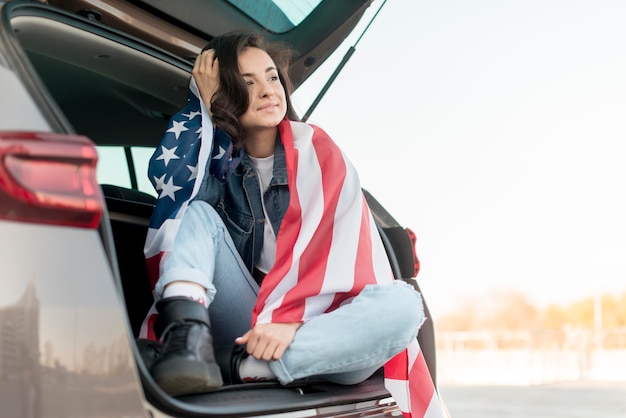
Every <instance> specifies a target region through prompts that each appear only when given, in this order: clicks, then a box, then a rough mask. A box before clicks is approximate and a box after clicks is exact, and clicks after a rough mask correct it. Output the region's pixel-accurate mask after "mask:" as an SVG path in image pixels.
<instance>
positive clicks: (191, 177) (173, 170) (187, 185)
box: [148, 91, 243, 229]
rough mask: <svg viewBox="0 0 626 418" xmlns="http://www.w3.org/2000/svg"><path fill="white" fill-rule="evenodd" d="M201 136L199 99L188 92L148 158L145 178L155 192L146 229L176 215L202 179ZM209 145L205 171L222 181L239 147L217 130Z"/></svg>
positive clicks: (239, 156) (234, 162)
mask: <svg viewBox="0 0 626 418" xmlns="http://www.w3.org/2000/svg"><path fill="white" fill-rule="evenodd" d="M201 138H202V111H201V109H200V100H199V99H198V97H196V96H195V94H193V92H191V91H190V92H189V97H188V98H187V104H186V105H185V107H184V108H183V109H182V110H181V111H179V112H178V113H176V114H175V115H174V116H173V117H172V118H171V119H170V121H169V123H168V126H167V129H166V131H165V133H164V134H163V137H162V138H161V142H160V143H159V145H158V147H157V149H156V150H155V152H154V154H153V155H152V157H151V158H150V162H149V165H148V177H149V179H150V182H151V183H152V185H153V186H154V189H155V190H156V191H157V193H158V194H159V197H158V200H157V203H156V205H155V208H154V211H153V214H152V219H151V220H150V228H155V229H158V228H159V227H160V226H161V225H162V224H163V222H164V221H165V220H166V219H174V218H176V215H177V213H178V211H179V209H180V208H181V206H182V205H183V204H184V203H185V202H187V201H189V200H190V199H191V197H192V192H193V189H194V184H195V182H196V181H201V180H202V179H198V155H199V153H200V144H201ZM212 147H213V148H212V150H211V163H210V165H209V173H210V174H211V175H213V176H215V177H217V178H218V179H219V180H220V181H222V182H226V181H227V180H228V178H229V176H230V174H232V172H233V171H234V170H235V168H236V167H237V166H238V165H239V163H240V162H241V160H242V158H243V148H240V149H239V150H238V151H236V152H235V151H234V149H233V143H232V141H231V139H230V137H229V136H228V135H227V134H226V133H225V132H223V131H221V130H219V129H216V130H215V132H214V135H213V144H212ZM234 152H235V154H236V155H233V153H234ZM200 164H205V163H204V162H200Z"/></svg>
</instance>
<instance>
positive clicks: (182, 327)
mask: <svg viewBox="0 0 626 418" xmlns="http://www.w3.org/2000/svg"><path fill="white" fill-rule="evenodd" d="M193 325H194V324H193V323H192V322H185V321H178V322H174V323H171V324H169V325H168V326H167V328H165V331H163V337H162V339H163V340H165V350H166V351H169V352H172V351H179V350H186V349H187V341H188V338H187V337H188V336H189V331H190V330H191V327H192V326H193Z"/></svg>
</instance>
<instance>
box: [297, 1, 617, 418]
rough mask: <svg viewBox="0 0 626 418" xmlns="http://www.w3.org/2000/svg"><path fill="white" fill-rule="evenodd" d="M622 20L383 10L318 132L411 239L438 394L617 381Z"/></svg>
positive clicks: (503, 9) (611, 9)
mask: <svg viewBox="0 0 626 418" xmlns="http://www.w3.org/2000/svg"><path fill="white" fill-rule="evenodd" d="M380 5H381V1H375V2H374V3H373V6H372V8H371V9H372V10H371V11H370V15H372V14H373V13H374V12H375V11H376V9H377V8H378V7H379V6H380ZM624 16H626V2H624V1H621V0H602V1H594V0H547V1H546V0H541V1H540V0H508V1H498V0H475V1H472V2H468V1H464V0H438V1H426V0H422V1H413V0H389V1H387V2H386V4H385V6H384V7H383V9H382V11H381V12H380V14H379V15H378V17H377V19H376V20H375V21H374V23H373V24H372V26H371V27H370V29H369V31H368V32H367V33H366V34H365V35H364V37H363V38H362V39H361V41H360V42H359V44H358V45H357V47H356V53H355V54H354V56H353V57H352V59H351V61H350V62H349V63H348V64H347V66H346V68H345V69H344V71H343V73H342V74H341V75H340V76H339V78H338V79H337V81H336V82H335V84H334V85H333V87H332V88H331V89H330V92H329V93H328V94H327V95H326V96H325V98H324V99H323V100H322V102H321V104H320V105H319V107H318V108H317V110H316V111H315V112H314V113H313V115H312V117H311V119H310V121H311V122H314V123H317V124H319V125H320V126H322V127H323V128H324V129H326V130H327V131H328V132H329V133H330V134H331V136H332V137H333V138H334V139H335V140H336V141H337V142H338V143H339V144H340V145H341V146H342V148H343V149H344V150H345V152H346V153H347V155H348V156H349V158H350V159H351V160H352V162H353V163H354V164H355V165H356V167H357V169H358V170H359V172H360V174H361V180H362V184H363V186H364V187H365V188H366V189H368V190H369V191H370V192H372V194H373V195H374V196H376V198H377V199H378V200H379V201H380V202H381V203H383V204H384V205H385V206H386V207H387V209H388V210H389V211H390V212H391V213H392V214H393V215H394V217H396V219H397V220H398V221H399V222H400V223H402V224H403V225H405V226H408V227H410V228H411V229H413V230H414V231H415V232H416V234H417V236H418V254H419V257H420V259H421V262H422V271H421V273H420V275H419V276H418V281H419V283H420V286H421V288H422V290H423V292H424V294H425V297H426V299H427V301H428V303H429V306H430V310H431V313H432V316H433V317H434V319H435V321H436V324H437V342H438V346H439V369H440V383H441V384H538V383H541V384H544V383H550V382H563V381H566V382H569V381H581V380H585V381H588V380H594V381H624V380H625V378H624V377H623V376H626V328H625V327H626V258H625V257H624V253H625V251H626V216H625V214H626V194H625V192H624V186H623V183H624V179H626V164H625V163H624V162H625V161H626V141H625V138H626V122H625V120H626V118H625V117H624V112H625V111H626V77H625V76H624V74H626V48H625V46H626V45H625V44H626V25H624V24H623V21H624ZM357 37H358V33H355V34H354V36H353V37H352V38H350V39H349V40H348V41H347V42H346V44H345V45H344V47H343V48H340V50H339V51H338V53H337V54H336V55H335V56H334V57H333V58H332V59H331V60H329V62H328V63H327V65H326V66H325V71H320V72H319V73H318V74H317V75H316V77H314V78H312V79H310V80H309V81H308V82H307V84H306V85H305V86H303V87H302V88H300V89H299V91H298V92H296V95H295V103H296V104H297V105H298V107H299V109H300V113H301V114H302V113H304V111H306V109H307V108H308V106H309V104H310V103H311V101H312V100H313V98H314V96H315V94H316V93H317V91H318V90H319V88H320V86H321V85H322V84H323V83H324V82H325V81H326V78H327V77H328V76H329V74H330V72H331V71H332V69H333V68H334V67H335V66H336V65H337V63H338V62H339V60H340V59H341V56H342V55H343V53H345V51H346V50H347V48H348V47H349V46H350V45H352V44H353V43H354V42H355V41H356V39H357ZM624 393H625V392H622V395H623V394H624ZM462 416H468V415H462ZM477 416H480V415H477ZM570 416H573V415H570ZM583 416H584V415H583Z"/></svg>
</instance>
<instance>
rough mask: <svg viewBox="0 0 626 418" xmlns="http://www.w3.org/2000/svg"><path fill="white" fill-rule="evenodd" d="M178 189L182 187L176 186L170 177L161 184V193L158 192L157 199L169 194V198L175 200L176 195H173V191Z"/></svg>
mask: <svg viewBox="0 0 626 418" xmlns="http://www.w3.org/2000/svg"><path fill="white" fill-rule="evenodd" d="M180 189H182V187H180V186H176V185H175V184H174V183H173V179H172V178H171V177H170V179H169V180H168V181H167V183H164V184H163V188H162V189H161V194H159V199H163V198H164V197H165V196H169V197H170V199H172V200H173V201H174V202H176V197H174V193H176V192H177V191H178V190H180Z"/></svg>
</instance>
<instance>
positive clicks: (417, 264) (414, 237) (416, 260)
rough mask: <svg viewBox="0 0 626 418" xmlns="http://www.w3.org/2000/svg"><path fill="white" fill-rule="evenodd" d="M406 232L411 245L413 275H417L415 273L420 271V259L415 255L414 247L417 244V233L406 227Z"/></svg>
mask: <svg viewBox="0 0 626 418" xmlns="http://www.w3.org/2000/svg"><path fill="white" fill-rule="evenodd" d="M406 233H407V235H408V236H409V239H410V240H411V244H412V245H413V277H415V276H417V273H419V272H420V260H419V258H418V257H417V249H416V248H415V246H416V244H417V235H415V232H413V231H412V230H411V229H410V228H406Z"/></svg>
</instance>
